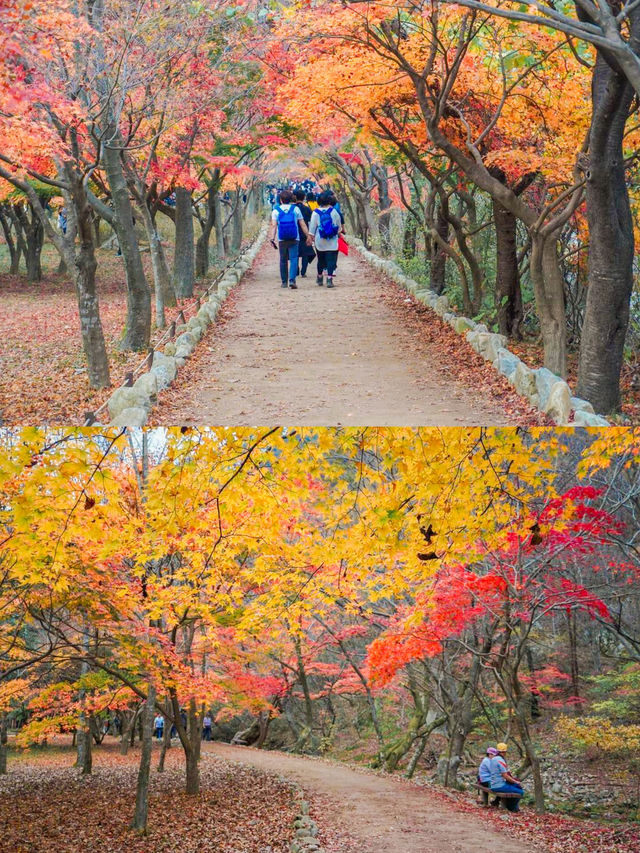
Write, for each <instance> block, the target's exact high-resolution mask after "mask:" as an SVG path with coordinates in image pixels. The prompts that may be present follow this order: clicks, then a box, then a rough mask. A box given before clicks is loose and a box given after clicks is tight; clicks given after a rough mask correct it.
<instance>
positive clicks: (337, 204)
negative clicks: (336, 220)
mask: <svg viewBox="0 0 640 853" xmlns="http://www.w3.org/2000/svg"><path fill="white" fill-rule="evenodd" d="M327 192H328V193H329V195H330V196H331V201H330V203H331V206H332V207H333V208H334V209H335V210H337V211H338V213H339V214H340V222H341V223H342V230H341V233H342V234H344V233H345V230H344V213H343V212H342V209H341V207H340V202H339V201H338V199H337V198H336V194H335V193H334V191H333V190H327ZM339 248H340V246H339V245H338V249H339ZM339 257H340V255H338V256H337V257H336V268H335V270H334V271H333V274H334V276H335V274H336V273H337V272H338V258H339Z"/></svg>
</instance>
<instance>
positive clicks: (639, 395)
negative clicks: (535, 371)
mask: <svg viewBox="0 0 640 853" xmlns="http://www.w3.org/2000/svg"><path fill="white" fill-rule="evenodd" d="M509 346H510V349H511V350H512V351H513V352H514V353H515V354H516V355H517V356H518V357H519V358H521V359H522V361H524V362H526V363H527V364H528V365H529V366H530V367H534V368H535V367H542V366H543V364H544V352H543V349H542V346H541V345H540V344H536V343H533V342H532V341H522V342H521V343H511V344H510V345H509ZM567 373H568V375H567V382H568V383H569V385H570V386H571V388H574V389H575V387H576V385H577V382H578V352H577V351H576V350H569V352H568V353H567ZM620 392H621V395H622V406H621V410H620V412H619V414H617V415H614V416H612V417H611V418H610V419H611V420H612V421H613V422H614V423H615V424H619V425H621V426H627V425H635V424H640V352H634V353H632V354H631V356H630V357H629V358H627V359H626V360H625V362H624V364H623V366H622V373H621V376H620Z"/></svg>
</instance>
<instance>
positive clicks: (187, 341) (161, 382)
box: [107, 224, 268, 427]
mask: <svg viewBox="0 0 640 853" xmlns="http://www.w3.org/2000/svg"><path fill="white" fill-rule="evenodd" d="M267 231H268V224H265V225H263V226H262V228H261V229H260V231H259V232H258V235H257V237H256V238H255V240H254V241H253V243H252V244H251V245H250V246H249V247H248V248H247V249H245V250H244V252H242V254H240V255H239V257H238V258H237V259H236V260H235V261H234V262H233V264H230V265H229V267H227V269H226V270H225V272H224V275H223V277H222V279H221V280H220V282H219V283H218V292H217V293H211V294H209V296H208V297H207V298H206V299H205V300H204V301H203V302H202V303H201V307H200V309H199V311H198V313H197V314H195V315H194V316H193V317H190V318H189V320H188V321H187V322H186V323H185V324H184V325H181V326H178V327H177V328H176V339H175V341H170V342H169V343H167V344H165V346H164V350H163V352H160V351H158V352H155V353H154V356H153V364H152V366H151V368H150V370H149V371H148V372H147V373H143V374H142V375H141V376H139V377H138V379H136V381H135V382H134V383H133V385H132V386H131V387H130V388H129V387H120V388H117V389H116V390H115V391H114V392H113V394H112V395H111V396H110V397H109V399H108V400H107V407H108V409H109V419H110V421H109V425H110V426H119V427H123V426H127V427H140V426H144V424H146V422H147V419H148V417H149V413H150V411H151V409H152V407H153V406H154V405H155V403H156V400H157V396H158V392H159V391H164V390H165V388H168V387H169V386H170V385H171V383H172V382H174V381H175V378H176V376H177V374H178V370H179V369H180V368H181V367H182V366H183V364H184V363H185V361H186V359H187V358H189V356H190V355H191V354H192V353H193V352H194V350H195V348H196V347H197V345H198V343H199V341H200V339H201V338H202V336H203V335H204V333H205V332H206V330H207V327H208V326H209V324H210V323H213V322H214V321H215V319H216V316H217V314H218V312H219V311H220V308H221V307H222V303H223V302H224V300H225V299H226V298H227V296H228V295H229V292H230V291H231V290H232V289H233V288H234V287H235V286H236V285H237V284H238V283H239V282H240V280H241V279H242V277H243V275H244V274H245V273H246V272H247V270H248V269H250V267H251V265H252V264H253V262H254V260H255V258H256V255H257V254H258V252H259V251H260V249H261V247H262V244H263V243H264V241H265V239H266V236H267Z"/></svg>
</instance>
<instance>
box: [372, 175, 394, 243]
mask: <svg viewBox="0 0 640 853" xmlns="http://www.w3.org/2000/svg"><path fill="white" fill-rule="evenodd" d="M371 174H372V175H373V177H374V179H375V182H376V184H377V185H378V202H379V205H380V220H379V229H380V248H381V249H382V253H383V254H384V255H388V254H389V252H390V251H391V211H390V207H391V199H390V198H389V178H388V175H387V169H386V166H378V165H377V164H376V163H372V164H371Z"/></svg>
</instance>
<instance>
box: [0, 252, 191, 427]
mask: <svg viewBox="0 0 640 853" xmlns="http://www.w3.org/2000/svg"><path fill="white" fill-rule="evenodd" d="M143 257H144V260H145V265H147V266H148V264H149V257H148V254H146V255H144V256H143ZM98 259H99V265H98V276H97V281H98V295H99V299H100V315H101V317H102V325H103V329H104V335H105V340H106V345H107V351H108V355H109V361H110V366H111V381H112V383H113V385H114V386H117V385H119V384H120V382H121V381H122V380H123V379H124V376H125V373H126V372H127V371H128V370H132V369H133V368H134V367H135V366H136V365H137V364H138V363H139V362H140V361H141V359H142V358H143V355H141V354H140V353H131V352H127V353H124V352H121V351H120V350H119V348H118V344H119V342H120V339H121V338H122V332H123V329H124V320H125V315H126V287H125V281H124V270H123V265H122V258H119V257H116V256H115V253H114V252H113V251H110V250H106V249H103V250H101V251H99V252H98ZM52 261H53V259H52V257H50V253H49V255H47V257H46V266H45V269H46V270H47V272H46V274H45V277H44V279H43V281H40V282H37V283H36V284H28V283H27V282H26V280H25V278H24V277H23V276H10V275H0V316H2V335H1V336H0V363H1V364H2V375H1V376H0V416H1V417H2V419H3V420H4V422H5V423H6V424H23V423H30V424H82V417H83V414H84V412H85V411H95V410H96V409H97V408H98V407H99V406H100V404H101V403H102V402H104V400H106V399H107V397H108V396H109V394H110V393H111V391H110V390H108V389H105V390H103V391H92V389H91V388H90V387H89V382H88V379H87V373H86V367H85V359H84V353H83V350H82V342H81V340H80V325H79V319H78V306H77V300H76V296H75V291H74V289H73V285H72V284H71V282H70V281H69V280H68V279H67V277H65V276H58V275H56V274H55V273H53V272H50V271H49V270H50V269H51V268H52V265H53V264H52ZM148 280H149V281H150V282H151V276H150V275H148ZM202 289H204V288H202ZM193 302H195V298H194V299H193V300H184V301H183V303H182V306H181V307H182V308H183V309H184V310H185V313H186V315H187V316H190V314H191V313H193V309H192V303H193ZM152 311H153V312H154V313H153V322H154V323H155V311H154V308H153V299H152ZM178 311H179V309H178V308H173V309H171V310H170V311H168V312H167V313H168V317H173V316H177V314H178ZM161 334H162V333H161V332H158V331H155V332H154V336H153V340H154V341H155V340H158V338H159V337H160V336H161Z"/></svg>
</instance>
